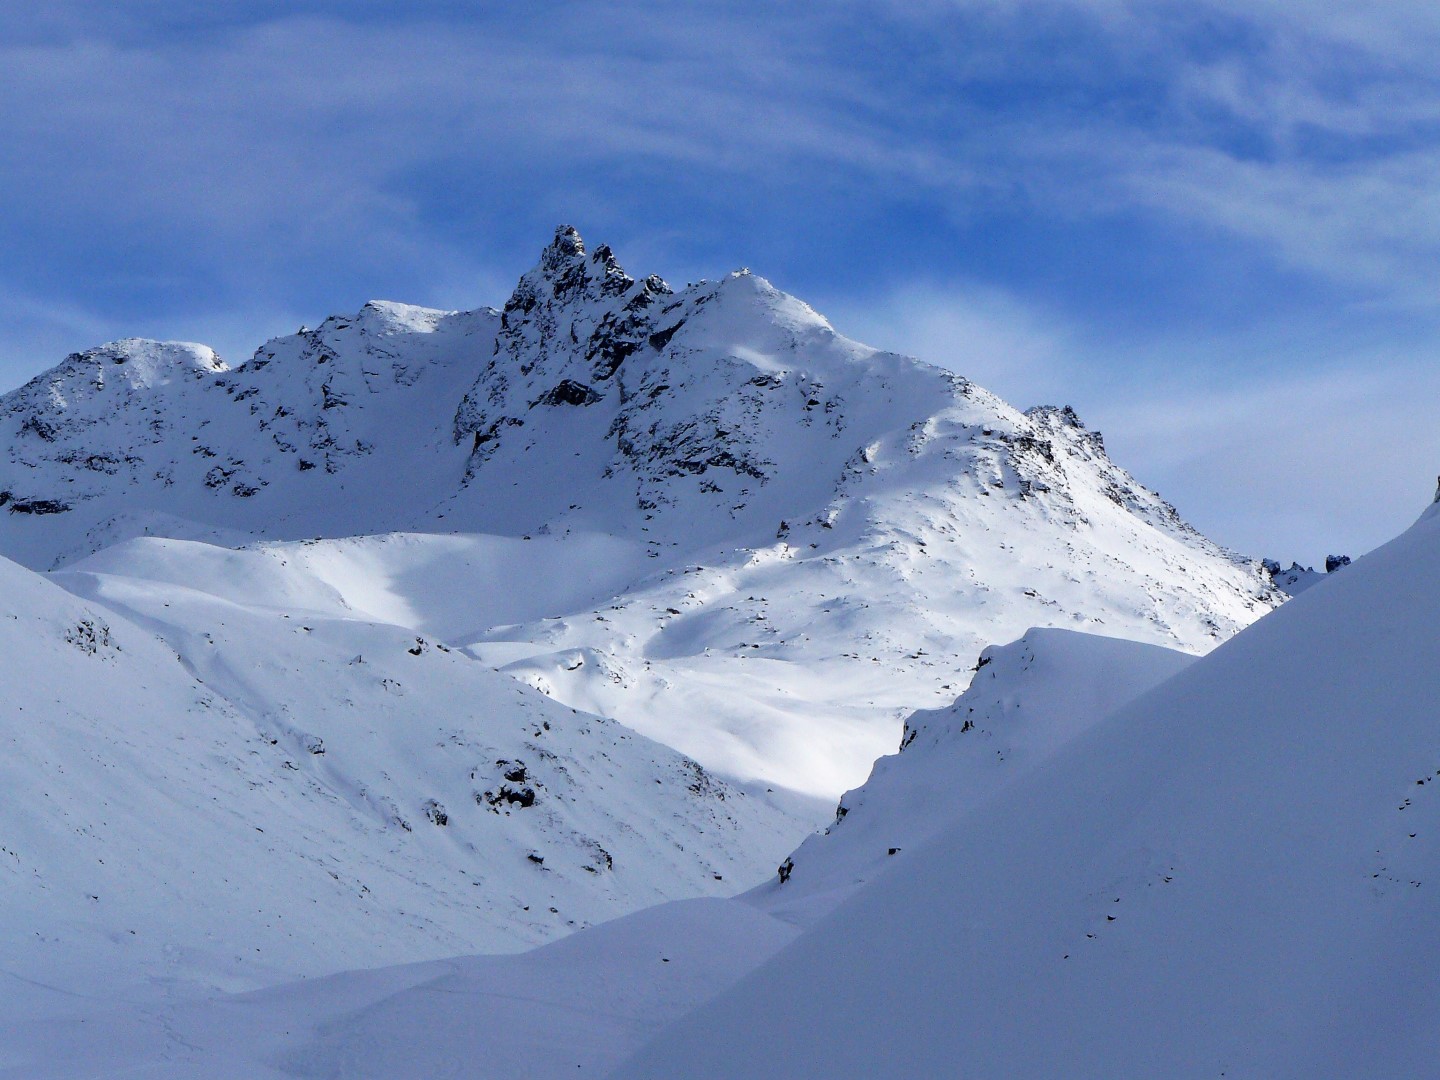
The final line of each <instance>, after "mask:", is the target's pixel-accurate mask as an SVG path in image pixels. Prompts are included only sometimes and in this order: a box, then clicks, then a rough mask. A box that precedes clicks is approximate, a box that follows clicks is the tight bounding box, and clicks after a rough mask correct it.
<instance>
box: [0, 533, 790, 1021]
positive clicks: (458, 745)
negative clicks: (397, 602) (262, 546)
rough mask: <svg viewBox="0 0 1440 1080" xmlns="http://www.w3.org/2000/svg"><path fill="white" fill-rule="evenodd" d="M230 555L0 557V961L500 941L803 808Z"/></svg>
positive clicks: (119, 967) (627, 898)
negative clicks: (125, 562) (86, 562)
mask: <svg viewBox="0 0 1440 1080" xmlns="http://www.w3.org/2000/svg"><path fill="white" fill-rule="evenodd" d="M152 543H169V544H180V543H181V542H178V541H168V542H160V541H153V542H152ZM227 558H228V562H226V563H216V564H212V565H211V566H210V567H209V570H210V574H209V580H210V582H211V583H212V588H213V589H219V588H220V586H221V585H226V586H228V587H229V590H230V591H231V592H232V594H234V595H233V596H232V597H231V598H222V597H220V596H217V595H215V594H214V593H213V592H211V593H206V592H202V591H200V590H198V589H191V588H186V587H184V586H174V587H165V586H162V585H160V584H159V583H156V582H153V581H150V582H144V581H140V580H138V579H135V578H128V577H127V578H114V577H111V576H110V575H108V574H106V573H104V572H102V570H101V569H100V567H99V565H98V564H97V565H96V566H94V567H91V568H85V567H84V566H83V565H82V567H80V568H77V569H76V570H73V571H69V572H67V573H66V574H64V575H58V576H57V578H56V580H59V581H61V582H63V583H64V584H65V585H66V586H67V587H68V588H69V589H71V590H73V591H74V592H76V593H81V594H84V595H85V596H86V597H87V602H84V603H82V602H81V601H80V600H78V599H77V598H76V597H74V596H72V595H70V594H69V593H67V592H65V591H63V590H62V589H60V588H57V587H56V585H55V584H54V583H52V581H49V580H46V579H45V578H43V577H41V576H40V575H36V574H34V573H32V572H30V571H28V570H25V569H23V568H21V567H19V566H17V565H16V564H14V563H11V562H8V561H5V560H0V683H3V685H4V687H5V692H4V697H5V709H4V712H3V715H0V740H3V743H4V746H5V752H4V754H3V755H0V783H3V788H4V791H5V798H4V800H3V801H0V882H3V890H4V910H5V918H4V920H3V922H0V955H3V958H4V962H3V969H4V974H3V976H0V979H5V980H21V981H22V982H23V980H26V979H30V980H39V981H41V982H44V983H46V984H49V985H54V986H57V987H61V988H65V989H68V990H72V991H73V990H77V989H79V988H81V987H89V988H97V987H100V986H108V987H109V993H111V994H114V993H115V992H116V988H115V987H114V986H113V985H111V984H112V983H113V981H114V980H116V979H119V980H121V981H129V982H146V981H151V980H160V981H167V982H168V981H184V980H193V981H195V982H196V983H198V984H200V985H214V986H229V987H242V988H243V987H247V986H257V985H264V984H266V983H273V982H276V981H278V980H281V979H285V978H294V977H296V976H300V975H317V974H324V973H328V972H331V971H335V970H338V969H342V968H350V967H360V966H371V965H376V964H381V963H394V962H397V961H402V960H406V961H408V960H418V959H426V958H433V957H439V956H446V955H451V954H455V953H459V952H473V951H487V952H508V951H514V950H517V949H521V948H525V947H527V946H529V945H533V944H536V943H539V942H543V941H547V940H551V939H553V938H556V937H559V936H562V935H564V934H566V933H569V932H571V931H573V930H574V929H576V928H578V927H582V926H586V925H589V924H590V923H593V922H597V921H599V920H602V919H606V918H611V917H614V916H615V915H618V914H622V913H624V912H626V911H630V910H633V909H635V908H637V907H641V906H644V905H646V904H652V903H656V902H659V901H661V900H665V899H670V898H673V897H677V896H695V895H705V894H712V895H714V894H728V893H730V892H733V891H734V889H735V888H736V887H737V885H738V884H740V883H741V882H743V881H744V880H745V879H746V878H747V877H749V876H750V875H752V874H753V873H755V871H756V868H757V866H764V865H768V864H770V863H771V862H772V861H773V859H775V858H778V857H780V856H781V855H783V854H784V852H785V850H787V849H788V847H790V846H793V844H794V842H795V840H796V839H797V838H798V837H799V836H800V835H803V833H804V831H805V829H806V818H805V817H804V816H799V817H797V816H796V815H794V814H793V813H792V812H790V811H788V810H785V809H782V808H780V807H778V806H777V805H775V804H773V803H771V802H768V801H766V797H765V795H764V793H763V792H759V793H756V794H755V795H750V794H747V793H746V792H744V791H742V790H739V789H737V788H736V787H734V786H732V785H729V784H727V783H725V782H723V781H721V780H719V779H717V778H714V777H712V776H710V775H709V774H708V773H706V772H705V771H704V770H703V769H702V768H701V767H700V766H698V765H697V764H696V763H695V762H693V761H691V760H688V759H685V758H683V757H681V756H680V755H678V754H676V753H675V752H673V751H671V750H669V749H667V748H665V747H662V746H659V745H658V744H655V743H652V742H650V741H649V740H647V739H645V738H644V737H642V736H639V735H636V734H634V733H632V732H629V731H627V730H626V729H624V728H622V727H620V726H619V725H618V724H616V723H614V722H613V721H609V720H605V719H603V718H600V717H596V716H592V715H588V714H583V713H576V712H574V711H573V710H571V709H569V708H566V707H563V706H560V705H558V704H556V703H554V702H553V701H551V700H550V699H548V698H546V697H544V696H543V695H541V694H538V693H536V692H534V691H532V690H529V689H528V688H526V687H523V686H520V685H518V684H517V683H515V682H514V681H513V680H510V679H507V678H505V677H503V676H500V675H497V674H496V673H495V672H493V671H491V670H488V669H486V668H485V667H484V666H483V665H480V664H477V663H475V662H474V661H473V660H470V659H469V658H467V657H464V656H462V655H460V654H458V653H455V652H453V651H451V650H448V649H446V648H445V646H444V645H443V644H442V643H439V642H435V641H432V640H430V639H427V638H423V637H419V636H417V635H415V634H414V633H411V632H409V631H406V630H402V629H400V628H398V627H395V626H391V625H385V624H383V623H376V622H369V621H365V620H362V619H357V618H355V617H353V615H350V614H349V613H339V612H337V611H335V610H333V605H332V609H331V610H327V609H326V606H325V604H324V600H325V598H324V597H323V596H318V595H317V596H312V597H294V596H291V597H287V598H286V599H288V600H289V601H290V602H291V606H292V607H293V610H294V611H295V612H296V614H294V615H292V614H290V613H289V612H279V611H276V610H265V609H263V608H258V607H255V606H247V605H246V604H245V603H243V602H242V601H241V600H240V599H238V597H239V596H240V594H243V593H244V592H245V591H246V590H247V589H250V590H254V591H261V590H263V588H264V580H263V574H262V573H261V571H262V570H263V569H264V568H263V566H261V567H258V568H257V566H256V565H255V564H256V563H257V562H258V563H263V562H264V560H263V558H261V557H259V556H255V555H252V554H248V553H231V554H230V555H229V556H228V557H227ZM102 605H103V606H102ZM117 613H118V614H117ZM157 635H158V636H157ZM13 988H14V987H13V986H11V987H10V989H13ZM122 996H123V995H122Z"/></svg>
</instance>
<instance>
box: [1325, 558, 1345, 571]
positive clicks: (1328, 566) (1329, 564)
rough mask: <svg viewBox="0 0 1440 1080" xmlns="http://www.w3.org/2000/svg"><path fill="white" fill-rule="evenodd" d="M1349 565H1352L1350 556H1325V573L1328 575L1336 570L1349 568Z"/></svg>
mask: <svg viewBox="0 0 1440 1080" xmlns="http://www.w3.org/2000/svg"><path fill="white" fill-rule="evenodd" d="M1349 565H1350V556H1349V555H1326V556H1325V573H1327V574H1333V573H1334V572H1335V571H1336V570H1339V569H1340V568H1341V567H1342V566H1349Z"/></svg>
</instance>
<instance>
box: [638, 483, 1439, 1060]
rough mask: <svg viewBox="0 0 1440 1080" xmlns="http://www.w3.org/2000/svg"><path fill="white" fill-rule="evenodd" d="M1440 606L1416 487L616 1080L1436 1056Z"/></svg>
mask: <svg viewBox="0 0 1440 1080" xmlns="http://www.w3.org/2000/svg"><path fill="white" fill-rule="evenodd" d="M1437 613H1440V515H1436V514H1435V513H1434V511H1431V512H1428V513H1427V514H1426V515H1425V517H1424V518H1422V519H1421V521H1420V522H1419V523H1417V524H1416V525H1415V526H1414V527H1413V528H1412V529H1411V530H1409V531H1408V532H1407V533H1405V534H1404V535H1402V536H1401V537H1399V538H1398V539H1396V540H1395V541H1393V542H1392V543H1390V544H1388V545H1386V546H1385V547H1383V548H1381V549H1379V550H1377V551H1376V552H1373V553H1371V554H1370V555H1368V556H1366V557H1365V558H1364V559H1362V560H1358V561H1357V562H1356V563H1355V564H1354V565H1353V566H1351V567H1349V568H1347V569H1346V571H1345V573H1343V574H1340V575H1335V577H1334V579H1333V580H1330V581H1327V583H1326V585H1325V587H1324V588H1322V589H1313V590H1310V591H1307V592H1305V593H1304V594H1302V595H1301V596H1299V597H1297V598H1296V599H1295V600H1293V601H1292V602H1290V603H1288V604H1286V605H1285V607H1283V608H1282V609H1280V610H1279V611H1277V612H1275V613H1274V614H1272V615H1270V616H1268V617H1266V618H1265V619H1263V620H1261V621H1260V622H1258V623H1256V624H1255V625H1254V626H1252V627H1250V628H1249V629H1248V630H1246V631H1244V632H1242V633H1241V634H1239V635H1238V636H1237V637H1235V638H1234V639H1233V640H1232V641H1230V642H1228V643H1226V644H1225V645H1223V646H1221V647H1220V648H1218V649H1216V650H1215V651H1214V652H1213V653H1211V654H1210V655H1209V656H1207V657H1205V658H1203V659H1202V660H1199V661H1197V662H1196V663H1194V664H1193V665H1191V666H1190V667H1188V668H1187V669H1185V670H1184V671H1182V672H1180V673H1179V674H1177V675H1176V676H1174V677H1173V678H1171V679H1169V680H1168V681H1166V682H1164V683H1162V684H1161V685H1160V686H1158V687H1157V688H1155V689H1154V690H1152V691H1151V692H1149V693H1148V694H1145V695H1142V696H1141V697H1140V698H1138V699H1136V700H1135V701H1133V702H1131V703H1130V704H1129V705H1127V706H1125V707H1124V708H1122V709H1121V710H1119V711H1118V712H1117V713H1115V714H1113V715H1112V716H1110V717H1109V718H1108V719H1106V720H1104V721H1103V722H1101V723H1100V724H1098V725H1097V726H1095V727H1094V728H1092V729H1091V730H1090V732H1089V733H1088V734H1086V735H1085V736H1083V737H1082V738H1079V739H1077V740H1075V741H1073V742H1071V743H1070V744H1069V745H1068V746H1067V747H1066V748H1064V749H1063V750H1061V751H1060V752H1059V753H1058V754H1056V755H1055V756H1054V757H1053V758H1052V759H1051V761H1050V762H1049V763H1048V764H1046V765H1045V766H1043V767H1042V768H1040V769H1038V770H1036V771H1035V772H1034V773H1032V774H1031V775H1030V776H1029V777H1028V778H1026V779H1025V781H1024V782H1023V783H1017V784H1015V785H1013V786H1011V787H1009V788H1007V789H1005V790H1003V791H1000V792H998V793H997V794H996V796H995V797H994V798H992V799H990V800H989V801H987V802H985V803H984V804H982V805H980V806H978V807H977V808H976V809H975V810H974V811H973V812H972V813H970V814H968V815H966V816H965V817H964V818H963V819H962V820H961V821H960V822H959V823H957V824H956V825H954V826H952V827H951V828H949V829H948V830H946V831H945V832H944V833H942V834H941V835H939V836H937V837H936V838H935V839H934V840H932V841H931V842H929V843H927V844H924V845H921V846H920V847H918V848H916V849H914V850H913V851H912V850H907V851H905V852H902V853H901V854H900V855H897V856H896V858H895V859H894V860H893V862H894V865H893V867H892V868H891V869H889V871H888V872H887V873H886V874H885V875H884V876H883V877H881V878H879V879H877V880H876V881H875V882H874V883H873V884H872V885H870V886H868V887H867V888H865V889H863V890H862V891H860V892H859V893H857V894H856V895H855V896H854V897H853V898H852V899H850V900H849V901H847V902H846V903H845V904H843V905H842V906H841V907H839V908H837V909H836V910H835V912H834V913H833V914H832V915H831V916H830V917H829V918H828V919H826V920H824V921H822V922H821V923H820V924H819V925H817V926H816V927H815V928H814V929H812V930H811V931H809V932H808V933H806V934H805V935H803V936H802V937H801V938H799V939H798V940H797V941H796V942H795V943H794V944H793V945H791V946H790V947H788V948H787V949H785V950H783V951H782V952H780V953H779V954H777V955H776V956H775V958H774V959H773V960H771V961H770V962H768V963H766V964H765V965H763V966H762V967H761V968H759V969H757V970H756V971H755V972H754V973H753V974H751V975H750V976H748V977H747V978H745V979H744V980H742V981H741V982H740V983H739V984H737V985H736V986H735V987H734V988H733V989H732V990H731V991H729V992H727V993H726V994H725V995H722V997H721V998H719V999H717V1000H716V1001H715V1002H713V1003H712V1004H710V1005H709V1006H705V1007H702V1008H701V1009H699V1010H698V1011H697V1012H695V1013H694V1014H692V1015H691V1016H690V1017H687V1018H686V1019H685V1020H682V1021H679V1022H678V1023H677V1024H675V1025H673V1026H672V1027H671V1028H669V1029H667V1031H666V1032H665V1033H663V1034H662V1035H661V1036H660V1037H659V1038H658V1039H657V1040H656V1041H655V1042H654V1043H652V1044H651V1045H650V1046H649V1047H648V1048H647V1049H646V1050H645V1051H643V1052H642V1053H641V1054H640V1055H639V1056H638V1057H637V1058H636V1059H635V1060H634V1061H633V1062H631V1063H630V1064H629V1065H628V1066H626V1067H624V1068H621V1069H619V1070H618V1071H617V1072H616V1073H615V1075H616V1076H622V1077H642V1076H656V1077H659V1076H664V1077H669V1078H675V1077H688V1076H694V1077H702V1076H703V1077H706V1078H722V1077H728V1076H736V1077H738V1076H749V1075H753V1074H754V1073H755V1072H756V1071H757V1070H760V1069H763V1070H765V1071H770V1072H774V1073H778V1074H781V1075H786V1076H791V1077H801V1078H803V1077H812V1076H813V1077H852V1076H853V1077H862V1076H864V1077H875V1076H934V1075H947V1076H955V1075H959V1076H974V1077H1000V1076H1062V1075H1063V1076H1067V1077H1113V1076H1155V1075H1163V1076H1173V1077H1202V1076H1253V1077H1290V1076H1293V1077H1332V1076H1333V1077H1343V1076H1366V1077H1413V1076H1421V1075H1429V1074H1430V1073H1431V1072H1433V1071H1434V1065H1433V1063H1434V1061H1435V1060H1436V1055H1437V1052H1440V1045H1437V1042H1440V1034H1437V1032H1440V1024H1437V1020H1440V1015H1437V1008H1440V997H1437V994H1436V987H1437V982H1436V977H1435V975H1434V969H1435V966H1436V965H1435V960H1436V958H1435V956H1434V955H1433V952H1434V950H1433V948H1432V947H1431V945H1430V943H1431V942H1434V941H1436V940H1440V909H1437V908H1436V906H1435V905H1434V904H1433V903H1431V902H1430V901H1428V900H1427V899H1426V897H1427V896H1429V890H1430V889H1433V888H1435V887H1436V873H1437V859H1436V848H1435V842H1436V839H1437V838H1440V798H1437V797H1436V793H1437V791H1440V735H1437V729H1436V727H1435V723H1434V717H1435V702H1436V701H1437V700H1440V677H1437V674H1436V672H1437V668H1436V665H1435V663H1434V658H1435V642H1436V640H1437V639H1440V614H1437Z"/></svg>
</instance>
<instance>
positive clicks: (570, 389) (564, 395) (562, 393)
mask: <svg viewBox="0 0 1440 1080" xmlns="http://www.w3.org/2000/svg"><path fill="white" fill-rule="evenodd" d="M599 400H600V395H599V394H597V393H596V392H595V391H594V390H592V389H591V388H590V387H588V386H586V385H585V384H584V383H578V382H576V381H575V380H574V379H561V380H560V382H558V383H557V384H556V385H555V386H554V387H552V388H551V389H549V390H547V391H545V393H543V394H541V395H540V397H539V398H537V399H536V401H535V404H536V405H593V404H594V403H595V402H597V401H599Z"/></svg>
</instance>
